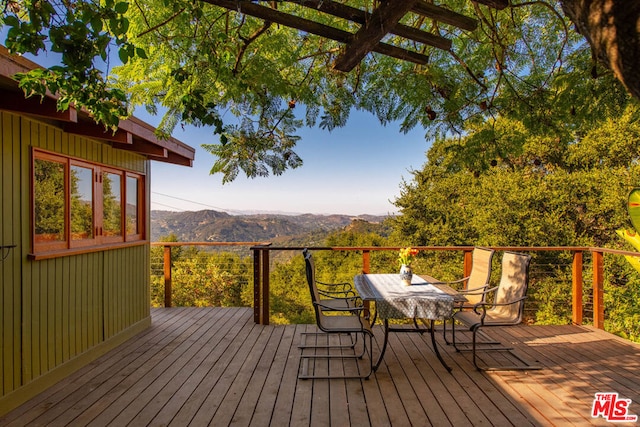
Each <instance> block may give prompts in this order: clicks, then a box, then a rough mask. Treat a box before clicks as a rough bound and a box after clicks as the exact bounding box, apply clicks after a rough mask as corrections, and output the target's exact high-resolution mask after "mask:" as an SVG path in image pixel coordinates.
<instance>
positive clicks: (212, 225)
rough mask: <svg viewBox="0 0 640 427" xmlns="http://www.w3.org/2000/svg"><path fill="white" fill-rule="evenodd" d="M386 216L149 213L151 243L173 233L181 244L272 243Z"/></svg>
mask: <svg viewBox="0 0 640 427" xmlns="http://www.w3.org/2000/svg"><path fill="white" fill-rule="evenodd" d="M386 218H388V216H379V215H366V214H365V215H341V214H333V215H316V214H300V215H289V214H269V213H256V214H250V215H231V214H228V213H226V212H219V211H215V210H201V211H186V212H171V211H162V210H152V211H151V241H153V242H155V241H158V240H159V239H160V238H161V237H164V236H168V235H170V234H175V235H176V237H177V238H178V241H181V242H207V241H211V242H251V241H254V242H255V241H274V240H280V239H284V238H291V237H297V236H302V235H308V234H316V235H317V234H318V233H320V234H324V233H329V232H331V231H335V230H340V229H344V228H346V227H348V226H350V225H351V224H352V223H353V222H354V221H355V222H366V223H372V224H379V223H382V222H383V221H384V220H385V219H386Z"/></svg>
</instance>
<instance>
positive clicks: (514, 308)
mask: <svg viewBox="0 0 640 427" xmlns="http://www.w3.org/2000/svg"><path fill="white" fill-rule="evenodd" d="M530 262H531V255H527V254H522V253H516V252H505V253H504V255H503V257H502V274H501V277H500V283H499V284H498V289H497V290H496V294H495V300H494V302H495V303H496V304H505V303H510V302H512V301H515V300H517V299H519V298H522V297H525V296H526V295H527V288H528V286H529V264H530ZM523 312H524V299H523V300H522V301H520V302H518V303H517V304H510V305H506V306H494V307H492V308H491V309H490V310H487V315H488V316H489V317H490V319H491V321H492V322H499V323H501V324H512V325H515V324H518V323H520V322H521V321H522V315H523Z"/></svg>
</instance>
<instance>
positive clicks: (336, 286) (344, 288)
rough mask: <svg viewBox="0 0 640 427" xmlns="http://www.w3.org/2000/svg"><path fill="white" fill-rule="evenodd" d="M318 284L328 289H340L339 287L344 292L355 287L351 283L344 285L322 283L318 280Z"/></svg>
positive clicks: (344, 283)
mask: <svg viewBox="0 0 640 427" xmlns="http://www.w3.org/2000/svg"><path fill="white" fill-rule="evenodd" d="M316 284H318V285H321V286H326V287H328V288H338V287H342V291H350V290H352V289H353V286H352V285H351V283H348V282H343V283H327V282H321V281H319V280H316ZM334 292H340V291H334Z"/></svg>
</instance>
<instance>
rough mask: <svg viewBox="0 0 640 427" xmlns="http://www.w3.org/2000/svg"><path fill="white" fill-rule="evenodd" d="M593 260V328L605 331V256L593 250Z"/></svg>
mask: <svg viewBox="0 0 640 427" xmlns="http://www.w3.org/2000/svg"><path fill="white" fill-rule="evenodd" d="M591 254H592V258H593V326H594V327H596V328H598V329H604V256H603V252H601V251H596V250H591Z"/></svg>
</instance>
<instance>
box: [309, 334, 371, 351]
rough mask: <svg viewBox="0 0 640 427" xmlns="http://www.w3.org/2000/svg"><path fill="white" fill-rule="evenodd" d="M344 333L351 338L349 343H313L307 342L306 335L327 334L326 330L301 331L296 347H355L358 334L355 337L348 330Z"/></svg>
mask: <svg viewBox="0 0 640 427" xmlns="http://www.w3.org/2000/svg"><path fill="white" fill-rule="evenodd" d="M345 335H349V337H350V338H351V344H340V345H315V344H307V343H306V341H307V340H306V337H308V336H327V333H326V332H302V333H301V334H300V344H299V345H298V348H344V349H348V348H355V347H356V344H357V343H358V335H357V334H356V336H355V339H354V337H353V334H352V333H350V332H345Z"/></svg>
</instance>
